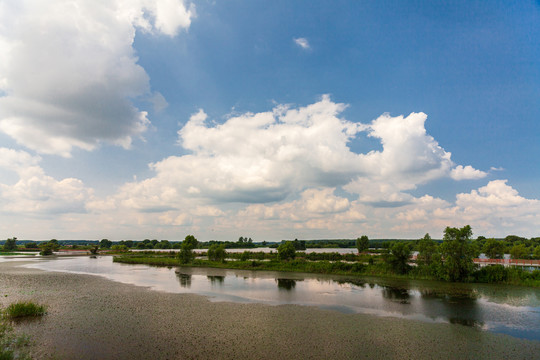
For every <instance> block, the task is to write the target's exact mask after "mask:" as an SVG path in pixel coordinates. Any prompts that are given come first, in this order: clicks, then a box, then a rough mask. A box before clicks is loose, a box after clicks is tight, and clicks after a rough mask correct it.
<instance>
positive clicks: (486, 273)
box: [474, 265, 508, 283]
mask: <svg viewBox="0 0 540 360" xmlns="http://www.w3.org/2000/svg"><path fill="white" fill-rule="evenodd" d="M474 278H475V280H476V281H478V282H485V283H498V282H505V281H507V280H508V269H507V268H505V267H504V266H502V265H489V266H485V267H483V268H481V269H480V270H478V271H476V272H475V273H474Z"/></svg>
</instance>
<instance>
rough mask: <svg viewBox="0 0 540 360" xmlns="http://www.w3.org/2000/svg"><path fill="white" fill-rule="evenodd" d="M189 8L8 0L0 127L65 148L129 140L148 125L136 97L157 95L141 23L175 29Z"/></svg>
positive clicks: (2, 15)
mask: <svg viewBox="0 0 540 360" xmlns="http://www.w3.org/2000/svg"><path fill="white" fill-rule="evenodd" d="M192 16H193V9H192V8H187V7H186V6H185V4H184V3H183V1H180V0H157V1H149V0H139V1H137V0H135V1H120V0H111V1H90V0H79V1H67V0H51V1H46V2H43V1H39V0H25V1H17V2H3V3H2V6H0V96H1V97H0V131H2V132H4V133H6V134H7V135H9V136H11V137H12V138H14V139H15V140H16V141H17V142H18V143H20V144H23V145H24V146H27V147H29V148H31V149H34V150H37V151H39V152H42V153H48V154H59V155H62V156H69V155H70V153H71V150H72V148H73V147H79V148H82V149H86V150H91V149H93V148H95V147H96V146H97V145H98V144H99V143H100V142H102V141H106V142H109V143H112V144H116V145H120V146H123V147H125V148H128V147H129V146H130V144H131V142H132V139H133V138H134V137H137V136H140V135H141V134H142V133H143V132H144V131H145V130H146V128H147V127H148V125H149V120H148V117H147V112H145V111H141V110H139V109H137V108H136V107H135V106H134V105H133V103H132V99H133V98H136V97H141V96H146V97H148V98H150V97H152V96H153V95H152V94H151V91H150V86H149V78H148V75H147V74H146V72H145V71H144V69H143V68H142V67H141V66H139V65H138V64H137V56H136V54H135V51H134V49H133V46H132V45H133V40H134V37H135V32H136V29H137V28H140V29H142V30H143V31H147V32H152V33H155V34H164V35H168V36H174V35H175V34H176V33H177V32H178V31H179V30H180V29H185V28H187V27H189V25H190V21H191V18H192ZM158 98H159V95H157V98H156V96H154V99H158ZM158 100H159V99H158ZM163 104H164V103H163V101H161V105H163Z"/></svg>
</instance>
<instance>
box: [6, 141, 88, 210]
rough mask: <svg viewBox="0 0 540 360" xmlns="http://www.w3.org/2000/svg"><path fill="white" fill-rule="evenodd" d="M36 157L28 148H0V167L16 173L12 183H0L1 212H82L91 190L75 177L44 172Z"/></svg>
mask: <svg viewBox="0 0 540 360" xmlns="http://www.w3.org/2000/svg"><path fill="white" fill-rule="evenodd" d="M39 161H40V158H39V157H35V156H31V155H30V154H28V153H27V152H24V151H16V150H12V149H7V148H0V167H2V168H4V169H7V170H10V171H14V172H15V173H16V174H17V175H18V180H17V182H16V183H15V184H13V185H8V184H2V183H0V212H2V213H4V214H8V215H13V214H16V213H22V214H32V215H34V216H36V215H50V214H59V213H71V212H85V211H86V210H85V205H86V202H87V201H88V200H89V199H90V198H91V197H92V194H93V192H92V190H91V189H88V188H86V187H85V186H84V184H83V182H82V181H80V180H78V179H74V178H66V179H62V180H60V181H58V180H56V179H54V178H52V177H50V176H48V175H46V174H45V172H44V171H43V169H42V168H41V167H40V166H39V165H38V163H39Z"/></svg>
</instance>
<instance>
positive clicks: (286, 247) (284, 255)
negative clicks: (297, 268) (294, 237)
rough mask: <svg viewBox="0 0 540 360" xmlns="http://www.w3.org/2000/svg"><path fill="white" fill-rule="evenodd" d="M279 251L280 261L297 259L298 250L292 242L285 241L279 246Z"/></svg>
mask: <svg viewBox="0 0 540 360" xmlns="http://www.w3.org/2000/svg"><path fill="white" fill-rule="evenodd" d="M277 251H278V258H279V259H280V260H289V259H294V258H295V257H296V249H295V248H294V244H293V243H292V241H285V242H284V243H282V244H281V245H279V246H278V248H277Z"/></svg>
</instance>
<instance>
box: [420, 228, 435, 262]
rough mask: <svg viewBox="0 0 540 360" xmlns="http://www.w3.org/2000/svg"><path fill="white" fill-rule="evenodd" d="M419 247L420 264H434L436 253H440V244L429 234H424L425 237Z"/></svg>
mask: <svg viewBox="0 0 540 360" xmlns="http://www.w3.org/2000/svg"><path fill="white" fill-rule="evenodd" d="M417 249H418V256H417V261H418V264H419V265H427V266H430V265H431V264H433V261H434V260H435V258H436V254H437V253H438V246H437V243H436V242H435V241H433V240H432V239H431V236H429V234H426V235H424V237H423V238H422V239H420V241H419V242H418V246H417Z"/></svg>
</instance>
